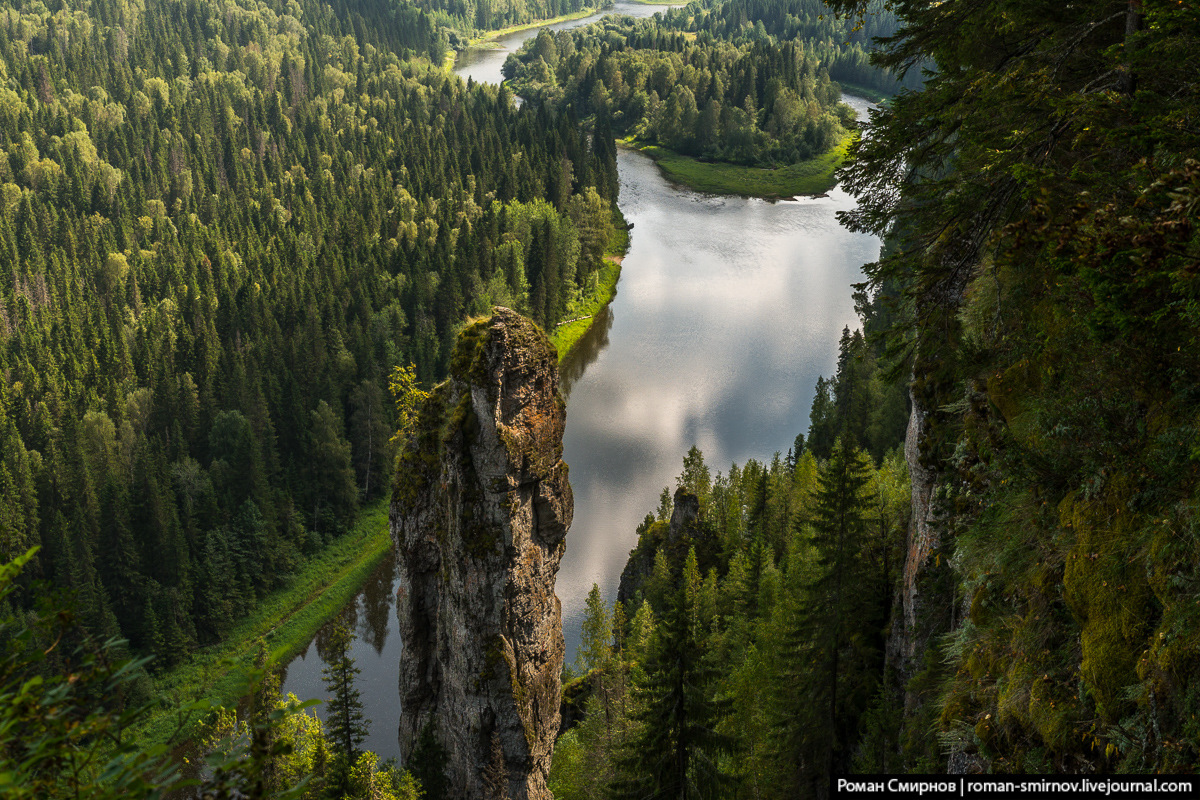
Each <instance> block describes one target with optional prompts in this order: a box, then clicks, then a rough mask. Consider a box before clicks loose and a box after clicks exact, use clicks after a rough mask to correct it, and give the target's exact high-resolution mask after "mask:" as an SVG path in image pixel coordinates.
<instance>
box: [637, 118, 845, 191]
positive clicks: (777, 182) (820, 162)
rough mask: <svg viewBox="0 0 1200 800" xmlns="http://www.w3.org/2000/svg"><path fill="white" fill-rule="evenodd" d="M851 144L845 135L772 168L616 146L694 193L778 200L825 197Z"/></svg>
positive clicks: (645, 146)
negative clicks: (813, 153) (815, 151)
mask: <svg viewBox="0 0 1200 800" xmlns="http://www.w3.org/2000/svg"><path fill="white" fill-rule="evenodd" d="M853 141H854V133H853V132H851V133H847V134H846V136H844V137H843V138H842V140H841V141H840V142H838V143H837V144H836V145H834V147H833V148H832V149H830V150H829V152H827V153H825V154H823V155H820V156H817V157H816V158H811V159H809V160H807V161H801V162H798V163H796V164H789V165H788V166H786V167H778V168H775V169H769V168H765V167H743V166H741V165H739V164H729V163H725V162H718V161H701V160H699V159H696V158H692V157H691V156H685V155H680V154H679V153H676V152H674V151H672V150H668V149H667V148H665V147H661V146H659V145H656V144H646V143H644V142H639V141H637V140H636V139H620V140H618V141H617V144H618V145H619V146H620V147H624V148H627V149H630V150H636V151H638V152H639V153H642V154H644V155H647V156H649V157H650V158H652V159H654V162H655V163H656V164H658V167H659V169H661V170H662V172H663V174H664V175H665V176H666V177H667V179H668V180H670V181H671V182H672V183H675V184H679V185H681V186H686V187H687V188H689V189H692V190H694V191H697V192H705V193H706V194H726V195H738V196H741V197H761V198H763V199H764V200H781V199H788V198H791V197H796V196H804V195H807V196H814V195H821V194H825V193H826V192H828V191H829V190H830V189H832V188H833V187H834V186H836V185H837V179H836V178H835V177H834V173H835V172H836V170H837V168H838V167H840V166H841V165H842V163H843V162H845V160H846V155H847V153H848V151H849V148H850V143H851V142H853Z"/></svg>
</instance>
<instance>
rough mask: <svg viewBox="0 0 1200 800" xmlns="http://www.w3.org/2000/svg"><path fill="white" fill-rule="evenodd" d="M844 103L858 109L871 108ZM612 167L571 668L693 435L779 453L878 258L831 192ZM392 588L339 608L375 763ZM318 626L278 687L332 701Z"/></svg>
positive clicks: (578, 470) (385, 709) (563, 594)
mask: <svg viewBox="0 0 1200 800" xmlns="http://www.w3.org/2000/svg"><path fill="white" fill-rule="evenodd" d="M612 10H614V11H617V12H620V13H635V14H637V15H639V16H647V15H649V14H652V13H653V12H654V11H655V10H657V9H656V8H655V7H653V6H643V5H633V4H628V3H618V4H617V5H616V7H615V8H614V9H612ZM599 16H600V15H596V17H591V18H587V19H583V20H576V21H574V22H569V23H563V24H561V25H556V26H551V27H553V28H560V27H574V26H578V25H583V24H586V23H588V22H590V21H593V20H594V19H595V18H597V17H599ZM536 33H537V30H536V29H534V30H529V31H524V32H522V33H519V34H513V35H512V36H510V37H505V39H503V40H501V43H502V44H504V46H505V47H506V48H507V49H506V50H499V51H483V52H482V54H480V55H478V56H476V55H468V54H462V55H460V58H459V61H458V65H457V67H456V69H455V72H457V73H458V74H459V75H461V76H463V77H464V78H465V77H468V76H470V77H472V78H474V79H475V80H477V81H479V80H488V81H497V80H499V78H500V66H501V65H502V64H503V63H504V58H505V57H506V56H507V52H509V51H510V50H511V49H515V48H516V47H519V45H520V42H521V41H523V40H524V39H527V38H529V37H531V36H534V35H536ZM847 100H848V102H850V103H851V105H853V106H854V107H855V108H856V110H858V111H859V113H860V115H862V114H863V113H864V112H865V109H866V108H867V107H868V105H869V104H868V103H867V102H866V101H863V100H860V99H858V98H847ZM618 165H619V168H620V174H621V208H622V210H623V211H624V213H625V217H626V219H627V220H629V221H630V222H632V223H634V230H633V231H632V232H631V246H630V250H629V253H628V255H627V256H626V258H625V262H624V265H623V268H622V272H621V281H620V284H619V285H618V290H617V296H616V299H615V300H614V301H613V303H612V305H611V306H610V307H609V309H607V310H606V311H604V312H603V313H602V315H601V316H600V318H599V319H598V320H597V322H596V324H595V325H594V326H593V328H592V330H591V331H590V332H589V333H588V335H587V336H586V337H585V339H584V340H583V341H582V342H580V344H579V346H578V347H577V349H576V351H575V352H573V353H572V355H571V357H570V358H569V359H567V361H566V362H564V364H563V368H562V376H563V377H562V382H563V390H564V392H566V393H567V394H568V407H567V431H566V441H565V447H564V449H565V453H564V458H565V460H566V462H567V463H568V464H569V465H570V470H571V472H570V474H571V486H572V488H573V489H574V493H575V521H574V524H573V525H572V527H571V531H570V533H569V534H568V536H567V552H566V557H565V558H564V559H563V563H562V568H561V569H560V571H559V574H558V582H557V586H556V591H557V594H558V597H559V598H560V600H561V601H562V606H563V634H564V636H565V637H566V644H567V659H568V661H571V660H572V659H573V658H574V654H575V649H576V647H577V646H578V643H579V629H580V623H581V621H582V613H583V608H584V600H585V599H586V597H587V593H588V590H589V589H591V586H592V584H593V583H597V584H599V586H600V588H601V590H602V591H603V593H604V596H605V597H606V598H607V599H608V600H609V601H610V602H611V600H612V599H613V598H614V597H615V595H616V591H617V584H618V581H619V580H620V575H621V569H622V567H623V566H624V564H625V559H626V557H627V556H628V554H629V550H630V549H631V548H632V547H633V546H634V544H636V529H637V525H638V523H639V522H640V521H641V520H642V518H643V517H644V516H645V515H646V514H647V513H649V512H652V511H653V510H654V509H655V508H657V506H658V495H659V492H661V491H662V488H663V487H664V486H671V487H672V488H673V487H674V480H675V476H676V475H678V474H679V472H680V470H681V468H682V460H683V456H684V454H685V453H687V451H688V448H690V447H691V446H692V445H693V444H694V445H698V446H699V447H700V448H701V449H702V450H703V451H704V454H705V459H706V461H707V462H708V464H709V466H710V468H711V469H712V470H713V472H714V473H715V472H716V471H717V470H718V469H720V470H722V471H727V470H728V468H729V465H730V463H732V462H735V461H736V462H738V463H743V462H745V461H746V460H747V459H749V458H757V459H760V460H766V459H770V458H771V456H772V454H773V453H775V452H776V451H780V452H786V451H787V449H788V447H790V446H791V443H792V440H793V439H794V438H795V435H796V433H798V432H800V431H807V428H808V412H809V408H810V406H811V404H812V393H813V387H814V385H815V384H816V380H817V377H818V376H820V375H830V374H832V373H833V371H834V369H835V366H836V363H837V343H838V338H839V336H840V334H841V330H842V326H844V325H851V326H853V325H854V324H855V323H856V317H855V314H854V307H853V302H852V301H851V298H850V292H851V288H850V285H851V284H852V283H855V282H857V281H859V280H861V279H862V272H861V267H862V265H863V264H864V263H867V262H870V261H873V260H875V259H876V258H877V257H878V254H879V241H878V240H877V239H876V238H874V237H871V236H864V235H861V234H853V233H850V232H848V231H846V230H844V229H843V228H841V227H840V226H839V225H838V223H837V220H836V218H835V217H834V214H835V212H836V211H838V210H842V209H849V208H852V207H853V205H854V200H853V198H851V197H850V196H848V195H847V194H846V193H845V192H843V191H841V190H840V189H836V188H835V189H834V190H833V191H831V192H830V193H829V197H827V198H821V199H802V200H799V201H788V202H778V203H768V202H766V201H763V200H751V199H745V198H735V197H715V196H712V195H702V194H697V193H694V192H691V191H688V190H685V189H680V188H677V187H674V186H672V185H670V184H669V183H668V182H667V181H666V180H664V179H663V177H662V175H661V173H660V172H659V171H658V168H657V167H655V166H654V164H653V162H651V161H650V160H649V159H647V158H645V157H643V156H641V155H640V154H638V153H634V152H629V151H622V152H621V153H620V154H619V157H618ZM394 583H395V569H394V565H393V564H392V563H391V562H390V561H389V562H387V563H385V564H384V565H383V566H382V567H381V568H380V570H379V572H377V573H376V575H375V576H373V577H372V579H371V580H370V581H368V584H367V586H366V587H364V589H363V591H362V592H360V593H359V596H358V597H357V598H356V599H355V601H354V603H353V604H352V607H348V608H347V609H346V611H345V612H344V613H345V614H346V616H347V618H348V619H349V620H350V621H351V623H352V624H353V626H354V628H355V630H356V631H357V634H358V639H357V641H356V642H355V644H354V651H353V655H354V657H355V659H356V660H357V663H358V666H359V668H360V669H361V670H362V674H361V675H360V676H359V680H358V682H357V686H358V689H359V692H360V693H361V695H362V699H363V703H364V704H365V706H366V710H367V716H368V717H369V718H370V719H371V720H372V726H371V736H370V739H369V740H368V741H367V743H366V746H367V747H368V748H369V749H371V750H372V751H374V752H375V753H377V754H379V755H380V756H381V757H382V758H389V757H393V756H398V755H399V752H398V749H399V748H398V743H397V741H396V731H397V728H398V725H399V718H400V703H399V699H398V680H399V663H400V650H401V647H400V637H399V634H398V632H397V622H396V619H395V585H394ZM327 630H328V629H326V630H323V631H322V633H320V634H318V636H317V638H316V639H315V640H314V642H313V643H312V644H310V645H309V647H308V649H307V650H306V652H305V653H304V654H303V655H302V656H300V657H298V658H296V659H295V660H293V661H292V662H291V663H290V664H289V665H288V666H287V668H286V677H285V680H284V684H283V691H284V692H285V693H286V692H293V693H295V694H296V695H297V696H298V697H300V698H302V699H306V698H311V697H317V698H324V697H325V691H324V686H323V684H322V681H321V669H322V667H323V666H324V661H323V659H322V651H323V641H324V638H325V636H326V635H327ZM316 710H317V713H318V714H321V713H323V706H317V707H316Z"/></svg>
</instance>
